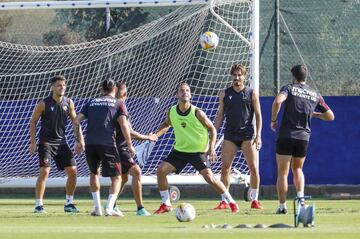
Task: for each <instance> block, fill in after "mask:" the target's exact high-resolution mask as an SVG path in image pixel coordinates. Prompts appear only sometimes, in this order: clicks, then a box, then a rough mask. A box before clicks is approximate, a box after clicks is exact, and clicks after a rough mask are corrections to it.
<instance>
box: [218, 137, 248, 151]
mask: <svg viewBox="0 0 360 239" xmlns="http://www.w3.org/2000/svg"><path fill="white" fill-rule="evenodd" d="M253 138H254V135H243V136H241V137H240V136H239V137H230V136H224V140H227V141H231V142H233V143H234V144H235V145H236V146H238V147H239V148H240V149H241V145H242V143H243V142H244V141H249V140H252V139H253Z"/></svg>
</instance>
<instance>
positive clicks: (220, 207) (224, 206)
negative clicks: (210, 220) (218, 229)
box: [214, 201, 228, 210]
mask: <svg viewBox="0 0 360 239" xmlns="http://www.w3.org/2000/svg"><path fill="white" fill-rule="evenodd" d="M227 208H228V204H227V202H225V201H221V202H220V204H219V205H217V206H216V207H215V208H214V210H224V209H227Z"/></svg>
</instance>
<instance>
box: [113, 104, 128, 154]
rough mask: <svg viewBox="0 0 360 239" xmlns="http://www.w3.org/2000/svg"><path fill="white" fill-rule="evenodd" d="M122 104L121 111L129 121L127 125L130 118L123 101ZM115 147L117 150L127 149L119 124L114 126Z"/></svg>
mask: <svg viewBox="0 0 360 239" xmlns="http://www.w3.org/2000/svg"><path fill="white" fill-rule="evenodd" d="M121 102H122V103H123V106H124V108H123V110H124V112H125V115H126V116H127V117H128V120H129V123H130V116H129V114H128V112H127V108H126V104H125V101H121ZM116 146H117V147H118V148H126V147H127V143H126V140H125V137H124V135H123V133H122V131H121V127H120V125H119V124H116Z"/></svg>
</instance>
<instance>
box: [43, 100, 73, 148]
mask: <svg viewBox="0 0 360 239" xmlns="http://www.w3.org/2000/svg"><path fill="white" fill-rule="evenodd" d="M43 101H44V104H45V110H44V112H43V113H42V115H41V129H40V140H39V142H40V144H45V143H49V144H64V143H66V136H65V127H66V122H67V118H68V116H69V112H70V99H69V98H67V97H63V99H62V101H61V102H56V101H55V100H54V99H53V97H52V96H51V95H50V96H48V97H46V98H45V99H44V100H43Z"/></svg>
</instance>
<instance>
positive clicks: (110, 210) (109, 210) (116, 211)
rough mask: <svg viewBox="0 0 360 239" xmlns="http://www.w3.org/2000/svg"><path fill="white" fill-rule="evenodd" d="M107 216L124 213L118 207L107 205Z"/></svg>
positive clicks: (121, 215)
mask: <svg viewBox="0 0 360 239" xmlns="http://www.w3.org/2000/svg"><path fill="white" fill-rule="evenodd" d="M104 210H105V216H113V217H123V216H124V214H123V213H122V212H121V211H120V210H119V209H118V208H116V209H114V208H108V207H105V208H104Z"/></svg>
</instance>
